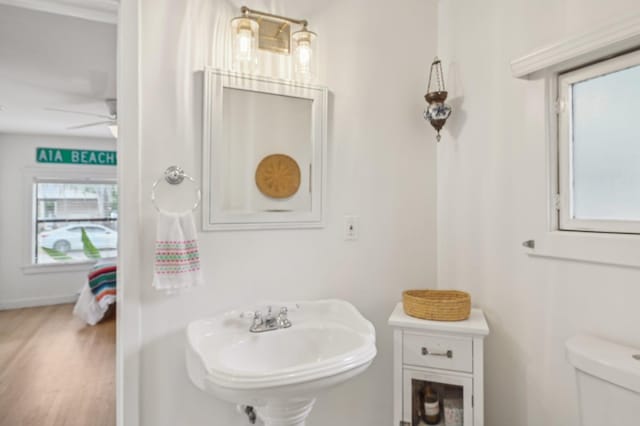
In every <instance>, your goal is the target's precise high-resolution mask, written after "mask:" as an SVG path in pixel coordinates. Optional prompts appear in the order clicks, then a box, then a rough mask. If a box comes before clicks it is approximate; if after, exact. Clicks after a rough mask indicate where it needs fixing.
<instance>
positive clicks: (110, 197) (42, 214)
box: [33, 179, 118, 264]
mask: <svg viewBox="0 0 640 426" xmlns="http://www.w3.org/2000/svg"><path fill="white" fill-rule="evenodd" d="M34 194H35V197H34V201H35V209H34V210H35V214H34V218H35V220H34V224H33V229H34V243H35V244H34V248H35V250H34V256H33V263H35V264H51V263H60V262H82V261H87V260H88V258H87V256H86V255H85V253H84V250H83V247H84V245H83V242H82V228H84V229H85V231H86V233H87V236H88V237H89V240H90V241H91V243H92V244H93V245H94V246H95V248H97V249H98V250H99V251H100V255H101V257H112V256H116V254H117V253H116V250H117V244H118V232H117V229H118V228H117V225H118V223H117V222H118V188H117V185H116V183H115V182H87V181H86V180H85V181H73V180H64V181H56V180H37V179H36V181H35V182H34ZM52 250H55V252H53V251H52ZM56 252H57V253H63V254H64V256H56V254H55V253H56Z"/></svg>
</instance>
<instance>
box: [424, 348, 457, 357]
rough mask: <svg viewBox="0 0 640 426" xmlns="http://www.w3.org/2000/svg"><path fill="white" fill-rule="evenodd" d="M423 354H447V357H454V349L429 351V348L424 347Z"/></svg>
mask: <svg viewBox="0 0 640 426" xmlns="http://www.w3.org/2000/svg"><path fill="white" fill-rule="evenodd" d="M422 355H431V356H446V357H447V358H453V351H452V350H448V351H446V352H429V349H427V348H425V347H424V346H423V347H422Z"/></svg>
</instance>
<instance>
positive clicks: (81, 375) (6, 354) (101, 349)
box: [0, 305, 116, 426]
mask: <svg viewBox="0 0 640 426" xmlns="http://www.w3.org/2000/svg"><path fill="white" fill-rule="evenodd" d="M72 309H73V305H56V306H46V307H39V308H26V309H15V310H10V311H0V426H114V425H115V424H116V420H115V417H116V416H115V331H116V327H115V319H114V318H111V319H110V320H107V321H104V322H102V323H100V324H98V325H96V326H93V327H90V326H88V325H86V324H84V323H83V322H82V321H80V320H79V319H77V318H75V317H74V316H73V315H72V313H71V311H72Z"/></svg>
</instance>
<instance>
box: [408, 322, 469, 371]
mask: <svg viewBox="0 0 640 426" xmlns="http://www.w3.org/2000/svg"><path fill="white" fill-rule="evenodd" d="M402 361H403V363H404V364H410V365H418V366H424V367H433V368H445V369H447V370H454V371H466V372H468V373H471V372H472V371H473V341H472V340H471V338H466V337H443V336H432V335H426V334H413V333H407V332H405V333H404V336H403V348H402Z"/></svg>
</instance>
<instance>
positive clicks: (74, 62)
mask: <svg viewBox="0 0 640 426" xmlns="http://www.w3.org/2000/svg"><path fill="white" fill-rule="evenodd" d="M115 97H116V26H115V25H112V24H106V23H100V22H95V21H90V20H85V19H81V18H74V17H69V16H63V15H57V14H50V13H45V12H39V11H35V10H29V9H23V8H19V7H14V6H6V5H2V4H0V133H31V134H53V135H69V136H91V137H105V138H110V137H111V134H110V132H109V130H108V129H107V127H106V126H99V127H90V128H85V129H78V130H66V128H67V127H70V126H75V125H81V124H86V123H92V122H97V121H103V120H102V119H100V118H97V117H96V118H94V117H91V116H86V115H80V114H67V113H62V112H54V111H47V110H45V108H47V107H49V108H62V109H70V110H76V111H82V112H87V113H96V114H105V115H107V114H108V110H107V106H106V104H105V103H104V100H105V99H107V98H115Z"/></svg>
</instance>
